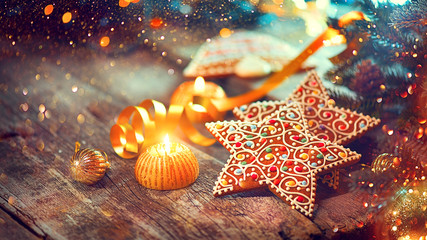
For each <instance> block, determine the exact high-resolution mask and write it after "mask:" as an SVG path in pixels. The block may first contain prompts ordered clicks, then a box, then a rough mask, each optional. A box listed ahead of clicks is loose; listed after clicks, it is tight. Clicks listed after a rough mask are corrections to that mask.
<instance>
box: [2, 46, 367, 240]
mask: <svg viewBox="0 0 427 240" xmlns="http://www.w3.org/2000/svg"><path fill="white" fill-rule="evenodd" d="M79 54H80V53H78V54H75V55H73V56H72V57H69V55H67V54H66V53H63V56H67V57H61V56H48V57H47V60H45V61H42V60H41V57H40V56H31V55H28V56H26V57H25V58H12V57H11V58H9V59H8V60H7V61H3V62H1V64H0V79H1V83H0V86H1V87H0V91H1V95H0V104H1V108H0V124H1V126H2V127H1V128H0V136H1V141H0V153H1V155H0V204H1V205H2V207H3V208H4V209H7V211H8V212H10V213H12V214H13V215H14V216H15V217H16V218H19V219H20V220H21V221H22V222H23V223H25V225H27V226H29V227H30V228H31V229H32V230H33V231H34V232H35V233H36V234H37V235H39V236H41V237H44V238H51V239H82V238H88V239H135V238H141V239H200V238H203V239H256V238H261V239H310V238H330V237H334V236H338V235H337V234H340V232H345V233H351V232H352V231H356V230H357V229H358V223H359V222H360V221H366V211H365V209H364V208H363V206H362V204H361V203H360V197H361V196H359V195H357V194H355V193H348V192H346V191H343V192H342V193H340V192H338V193H335V192H331V190H328V189H327V188H326V187H321V186H319V189H318V191H319V198H318V199H317V200H318V202H317V203H318V204H317V210H316V211H315V213H314V218H313V219H312V220H310V219H308V218H306V217H304V216H303V215H302V214H300V213H299V212H297V211H294V210H292V209H291V207H289V206H288V205H286V204H285V203H284V202H282V201H281V200H280V199H279V198H277V197H275V196H274V195H273V194H272V193H271V192H269V191H268V190H267V189H266V190H262V189H261V190H257V191H254V192H248V193H241V194H236V195H233V196H227V197H221V198H214V197H213V196H212V189H213V186H214V182H215V180H216V178H217V174H218V173H219V172H220V170H221V168H222V167H223V165H224V163H225V161H226V160H227V159H228V152H227V151H226V149H224V148H223V147H222V146H221V145H220V144H215V145H214V146H211V147H200V146H194V145H193V144H191V143H189V142H188V141H187V140H185V139H182V140H180V139H178V138H175V140H176V141H183V142H185V144H186V145H188V146H190V148H191V149H192V150H193V152H194V154H195V155H196V157H197V159H198V161H199V164H200V175H199V178H198V179H197V180H196V182H195V183H194V184H192V185H190V186H189V187H187V188H184V189H179V190H174V191H156V190H150V189H146V188H144V187H142V186H141V185H139V184H138V183H137V181H136V179H135V177H134V175H133V171H134V164H135V161H136V160H135V159H133V160H126V159H121V158H119V157H118V156H117V155H115V154H114V152H113V150H112V148H111V145H110V142H109V130H110V127H111V126H112V125H113V124H114V119H115V118H116V117H117V116H118V114H119V113H120V111H121V110H122V109H123V108H124V107H126V106H128V105H131V104H133V105H135V104H138V103H139V102H140V101H142V100H143V99H146V98H154V99H156V100H160V101H163V102H168V101H169V99H168V97H169V96H170V95H171V93H172V92H173V90H174V89H175V88H176V87H177V86H178V84H179V83H180V80H179V79H181V76H180V75H179V74H174V75H172V76H171V75H169V74H168V70H169V69H170V67H169V66H168V65H166V64H165V63H164V62H161V61H157V60H156V59H155V58H153V57H152V55H151V54H150V53H147V52H144V51H136V52H135V53H134V54H132V55H128V56H122V57H119V58H109V57H106V56H102V55H101V56H100V55H91V54H92V53H88V52H83V53H81V54H80V55H79ZM58 60H59V61H60V64H58ZM136 63H137V64H136ZM37 76H38V77H37ZM221 84H223V86H224V88H225V90H226V91H227V92H232V93H235V92H236V91H239V90H241V89H239V90H237V86H238V85H239V82H231V81H230V82H228V81H224V82H222V83H221ZM236 85H237V86H236ZM243 85H244V84H243ZM76 87H77V90H76ZM245 87H246V88H247V87H248V85H245ZM25 90H27V91H28V93H27V94H23V92H25ZM41 105H43V107H44V108H45V109H46V110H47V111H48V112H46V110H45V111H43V107H42V106H41ZM79 116H80V117H79ZM81 116H83V118H84V121H82V117H81ZM78 119H80V120H79V121H78ZM177 136H180V135H179V131H178V132H177ZM75 141H80V142H81V143H82V147H94V148H100V149H103V150H104V151H105V152H106V153H107V154H108V156H109V159H110V162H111V165H112V166H111V170H110V171H109V172H108V173H107V175H106V176H105V177H104V178H103V179H102V180H101V181H100V182H98V183H97V184H95V185H93V186H86V185H82V184H80V183H78V182H75V181H73V180H72V179H71V177H70V174H69V169H68V166H69V161H70V158H71V156H72V155H73V152H74V143H75ZM336 226H339V227H340V230H339V231H338V232H337V233H335V232H333V229H334V228H335V227H336Z"/></svg>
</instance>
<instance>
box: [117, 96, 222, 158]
mask: <svg viewBox="0 0 427 240" xmlns="http://www.w3.org/2000/svg"><path fill="white" fill-rule="evenodd" d="M151 108H153V111H154V116H152V114H150V109H151ZM130 121H131V123H129V122H130ZM178 125H180V127H181V129H182V130H183V132H184V134H185V135H186V136H187V137H188V138H189V139H190V140H191V141H193V142H195V143H197V144H199V145H202V146H209V145H212V144H213V143H214V142H215V139H211V138H207V137H205V136H203V135H202V134H201V133H199V132H198V131H197V129H195V128H194V126H193V124H192V123H191V121H190V120H189V118H188V116H187V114H186V112H185V107H184V106H181V105H171V106H170V107H169V111H166V107H165V106H164V105H163V104H162V103H161V102H158V101H155V100H151V99H147V100H144V101H142V102H141V103H140V104H139V105H138V106H129V107H126V108H125V109H123V111H122V112H121V113H120V115H119V117H118V119H117V123H116V124H115V125H114V126H112V127H111V130H110V141H111V145H112V146H113V149H114V151H115V152H116V153H117V155H119V156H120V157H122V158H134V157H136V156H138V155H139V154H140V153H141V152H142V150H143V149H144V148H146V147H148V146H150V145H153V144H155V143H158V142H161V141H162V140H163V137H164V135H165V134H166V133H168V132H172V131H173V130H175V128H176V127H177V126H178Z"/></svg>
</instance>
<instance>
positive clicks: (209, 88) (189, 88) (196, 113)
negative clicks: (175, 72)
mask: <svg viewBox="0 0 427 240" xmlns="http://www.w3.org/2000/svg"><path fill="white" fill-rule="evenodd" d="M194 96H200V97H205V98H211V99H219V98H224V97H227V95H226V94H225V92H224V90H223V89H222V88H221V87H220V86H218V85H217V84H215V83H213V82H205V80H204V79H203V77H197V78H196V80H195V81H188V82H184V83H182V84H181V85H180V86H179V87H178V88H177V89H176V90H175V92H174V93H173V95H172V98H171V104H179V105H184V106H187V105H190V109H191V110H192V111H193V112H192V114H190V115H189V117H190V119H191V120H192V121H193V122H208V121H214V120H218V119H212V117H211V116H210V115H209V113H208V112H207V111H206V108H204V107H203V106H201V105H199V104H193V97H194Z"/></svg>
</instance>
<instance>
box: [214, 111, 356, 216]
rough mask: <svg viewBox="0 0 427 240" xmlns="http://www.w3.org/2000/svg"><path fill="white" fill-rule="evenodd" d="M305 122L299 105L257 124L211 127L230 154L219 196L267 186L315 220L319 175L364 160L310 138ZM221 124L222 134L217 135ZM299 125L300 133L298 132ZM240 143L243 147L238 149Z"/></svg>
mask: <svg viewBox="0 0 427 240" xmlns="http://www.w3.org/2000/svg"><path fill="white" fill-rule="evenodd" d="M290 113H292V114H293V115H291V114H290ZM283 116H285V118H281V117H283ZM291 116H292V117H291ZM305 122H306V120H305V119H304V117H303V114H302V111H301V110H300V105H299V104H298V103H292V104H290V105H289V106H288V107H287V108H282V109H281V110H279V111H277V112H276V113H275V114H274V115H272V116H271V117H270V118H269V119H264V120H263V121H261V122H257V123H253V122H241V121H230V122H221V123H207V124H206V127H207V128H208V130H209V131H210V132H211V133H212V134H213V135H214V136H215V138H217V139H218V141H219V142H220V143H221V144H223V145H224V146H225V147H226V148H227V149H228V150H229V152H230V153H231V156H230V158H229V160H228V162H227V164H226V165H225V167H224V168H223V170H222V172H221V173H220V175H219V178H218V181H217V182H216V185H215V187H214V196H220V195H224V194H232V193H236V192H241V191H246V190H249V189H254V188H260V187H263V186H264V187H266V186H268V187H269V188H270V190H271V191H272V192H273V193H275V194H276V195H277V196H279V197H280V198H281V199H282V200H284V201H285V202H287V203H289V204H290V205H292V206H294V207H295V208H296V209H297V210H299V211H301V212H302V213H304V214H305V215H307V216H312V212H313V207H314V199H315V190H316V175H317V174H318V173H320V172H322V171H324V170H329V169H331V168H335V167H336V166H338V165H343V164H351V163H353V162H355V161H357V160H358V159H359V158H360V155H358V154H356V153H354V152H351V151H350V150H349V149H346V148H344V147H342V146H340V145H336V144H334V143H331V142H329V141H325V140H323V139H319V138H317V137H314V136H312V135H310V133H309V131H307V129H306V127H305V126H306V124H305ZM218 124H220V125H221V126H222V128H220V129H218V128H217V127H216V126H218ZM253 125H256V128H254V127H252V126H253ZM297 125H299V126H301V129H297V128H295V126H297ZM229 129H234V130H233V131H229ZM224 133H226V134H225V135H224ZM231 135H232V136H234V138H231V137H230V136H231ZM248 135H250V136H251V138H250V141H251V142H253V144H251V146H250V147H249V146H247V144H246V141H248V140H247V138H246V137H245V136H248ZM230 139H234V140H233V141H230ZM236 143H241V145H239V147H237V146H238V145H236ZM340 153H342V154H340ZM242 156H244V157H243V158H242ZM342 156H345V157H342ZM313 159H314V160H313ZM237 169H239V171H237ZM307 189H308V191H307Z"/></svg>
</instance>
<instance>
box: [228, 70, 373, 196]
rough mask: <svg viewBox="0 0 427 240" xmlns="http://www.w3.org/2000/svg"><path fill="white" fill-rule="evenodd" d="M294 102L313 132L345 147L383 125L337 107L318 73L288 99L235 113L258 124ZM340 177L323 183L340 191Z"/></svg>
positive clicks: (330, 176)
mask: <svg viewBox="0 0 427 240" xmlns="http://www.w3.org/2000/svg"><path fill="white" fill-rule="evenodd" d="M293 102H298V103H301V104H302V107H303V108H304V109H303V114H304V117H305V118H306V119H307V126H308V131H310V133H312V134H313V135H315V136H317V137H319V138H322V139H325V140H329V141H331V142H333V143H337V144H342V145H345V144H347V143H349V142H351V141H353V140H354V139H355V138H357V137H360V136H361V135H363V134H364V133H365V132H366V131H368V130H369V129H370V128H373V127H375V126H376V125H378V124H379V123H380V120H379V119H376V118H373V117H370V116H366V115H363V114H361V113H357V112H355V111H351V110H348V109H344V108H338V107H335V106H334V104H335V101H334V100H333V99H330V97H329V95H328V93H327V92H326V89H325V87H324V86H323V84H322V81H321V80H320V79H319V77H318V75H317V74H316V72H314V71H312V72H310V73H309V74H308V76H307V77H306V78H305V80H304V81H303V82H302V83H301V84H300V86H299V87H297V89H296V90H295V91H294V92H293V94H292V95H291V96H290V97H289V98H288V99H287V100H284V101H264V102H256V103H252V104H249V105H244V106H241V107H240V108H235V109H234V110H233V113H234V115H235V116H236V117H237V118H238V119H240V120H242V121H249V122H257V121H262V120H263V119H264V118H269V116H270V115H271V114H273V113H274V112H275V111H277V110H279V109H280V108H281V107H283V106H286V105H287V104H290V103H293ZM338 177H339V171H338V170H336V171H332V172H331V173H329V174H327V175H325V176H323V177H322V181H323V182H326V183H327V184H328V185H329V186H331V187H333V188H337V186H338Z"/></svg>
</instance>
